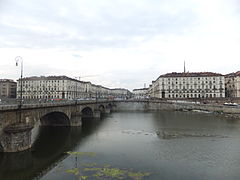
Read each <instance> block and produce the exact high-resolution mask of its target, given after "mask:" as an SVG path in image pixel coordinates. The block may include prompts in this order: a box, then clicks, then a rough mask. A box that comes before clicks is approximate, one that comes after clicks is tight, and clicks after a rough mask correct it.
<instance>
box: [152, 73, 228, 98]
mask: <svg viewBox="0 0 240 180" xmlns="http://www.w3.org/2000/svg"><path fill="white" fill-rule="evenodd" d="M151 97H154V98H170V99H171V98H180V99H184V98H219V97H225V79H224V76H223V75H221V74H218V73H212V72H192V73H189V72H187V73H176V72H173V73H167V74H164V75H161V76H159V77H158V79H157V80H156V81H154V82H153V84H152V87H151Z"/></svg>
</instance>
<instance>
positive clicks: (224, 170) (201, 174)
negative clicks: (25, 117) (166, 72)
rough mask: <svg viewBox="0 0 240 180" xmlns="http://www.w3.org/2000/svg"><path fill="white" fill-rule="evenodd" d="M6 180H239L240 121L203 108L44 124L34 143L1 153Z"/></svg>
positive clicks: (0, 173) (0, 169)
mask: <svg viewBox="0 0 240 180" xmlns="http://www.w3.org/2000/svg"><path fill="white" fill-rule="evenodd" d="M0 179H1V180H28V179H41V180H83V179H88V180H95V179H96V180H98V179H104V180H105V179H111V180H113V179H114V180H115V179H127V180H131V179H132V180H140V179H144V180H145V179H146V180H172V179H178V180H188V179H189V180H190V179H191V180H192V179H194V180H204V179H206V180H208V179H210V180H225V179H227V180H236V179H240V121H239V120H236V119H231V118H226V117H222V116H217V115H214V114H202V113H198V112H173V111H158V112H114V113H112V114H110V115H108V116H106V117H103V118H102V119H100V120H94V119H84V120H83V126H82V127H74V128H67V127H42V128H41V129H40V132H39V136H38V137H37V140H36V141H35V143H34V145H33V148H32V149H31V150H29V151H24V152H21V153H7V154H0Z"/></svg>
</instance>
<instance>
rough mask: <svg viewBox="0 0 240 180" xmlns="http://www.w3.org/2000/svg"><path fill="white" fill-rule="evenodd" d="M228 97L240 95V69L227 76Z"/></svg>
mask: <svg viewBox="0 0 240 180" xmlns="http://www.w3.org/2000/svg"><path fill="white" fill-rule="evenodd" d="M225 87H226V97H233V98H235V97H240V71H238V72H235V73H230V74H227V75H226V76H225Z"/></svg>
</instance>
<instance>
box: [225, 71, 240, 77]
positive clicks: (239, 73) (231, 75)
mask: <svg viewBox="0 0 240 180" xmlns="http://www.w3.org/2000/svg"><path fill="white" fill-rule="evenodd" d="M234 76H240V71H237V72H233V73H230V74H226V77H234Z"/></svg>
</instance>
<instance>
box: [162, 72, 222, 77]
mask: <svg viewBox="0 0 240 180" xmlns="http://www.w3.org/2000/svg"><path fill="white" fill-rule="evenodd" d="M209 76H223V75H222V74H219V73H213V72H185V73H184V72H183V73H177V72H172V73H167V74H163V75H161V76H159V77H209Z"/></svg>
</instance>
